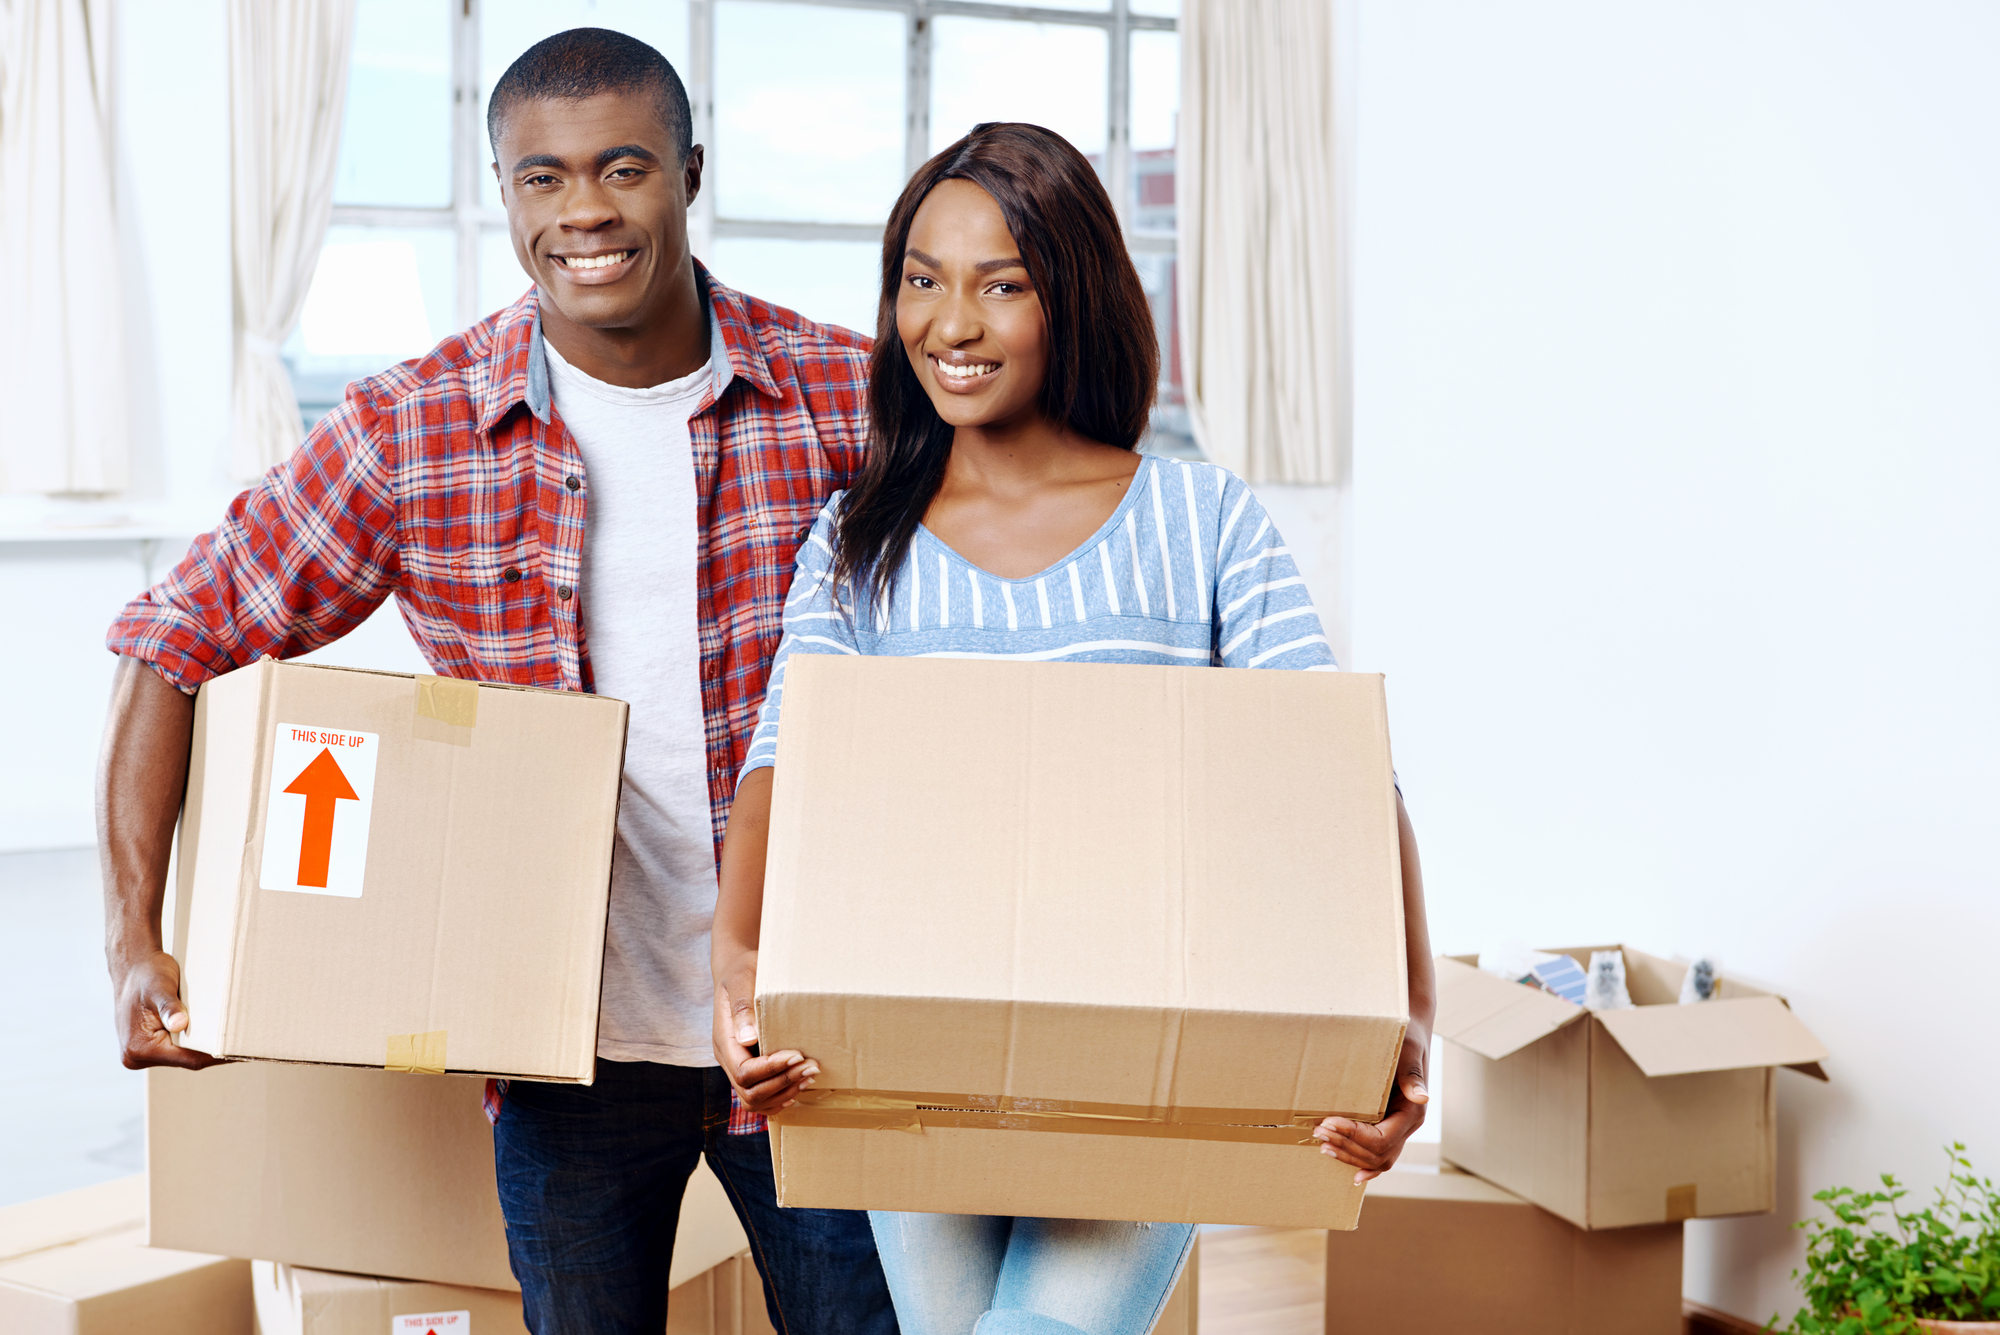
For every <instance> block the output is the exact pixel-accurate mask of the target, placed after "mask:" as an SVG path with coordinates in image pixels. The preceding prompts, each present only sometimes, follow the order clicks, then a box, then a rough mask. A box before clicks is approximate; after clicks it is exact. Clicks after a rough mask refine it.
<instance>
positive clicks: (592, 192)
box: [557, 179, 618, 232]
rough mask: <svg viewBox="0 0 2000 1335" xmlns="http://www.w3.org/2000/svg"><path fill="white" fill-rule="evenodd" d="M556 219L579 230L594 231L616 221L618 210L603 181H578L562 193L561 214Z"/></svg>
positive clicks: (565, 225) (563, 224)
mask: <svg viewBox="0 0 2000 1335" xmlns="http://www.w3.org/2000/svg"><path fill="white" fill-rule="evenodd" d="M557 221H558V222H559V223H560V224H561V225H562V226H564V227H568V228H574V229H575V230H577V231H580V232H594V231H597V230H598V229H600V228H603V227H608V226H609V225H611V224H612V223H615V222H617V221H618V210H617V208H616V207H615V206H614V205H613V203H612V200H611V192H610V191H609V190H606V189H605V188H604V184H603V182H601V181H597V180H594V179H593V180H587V181H579V182H577V183H576V184H575V185H573V186H571V187H570V189H569V190H568V191H567V192H566V193H565V194H564V196H563V206H562V214H561V216H560V217H559V218H558V219H557Z"/></svg>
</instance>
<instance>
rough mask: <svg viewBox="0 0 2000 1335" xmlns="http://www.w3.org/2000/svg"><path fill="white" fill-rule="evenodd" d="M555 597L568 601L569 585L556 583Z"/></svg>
mask: <svg viewBox="0 0 2000 1335" xmlns="http://www.w3.org/2000/svg"><path fill="white" fill-rule="evenodd" d="M556 597H558V598H560V599H562V600H563V601H564V602H568V601H569V585H567V584H558V585H556Z"/></svg>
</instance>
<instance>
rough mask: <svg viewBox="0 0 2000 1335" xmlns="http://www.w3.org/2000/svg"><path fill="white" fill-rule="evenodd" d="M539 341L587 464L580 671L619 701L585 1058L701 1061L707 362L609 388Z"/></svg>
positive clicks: (705, 1032) (704, 1057) (707, 857)
mask: <svg viewBox="0 0 2000 1335" xmlns="http://www.w3.org/2000/svg"><path fill="white" fill-rule="evenodd" d="M542 350H543V352H544V353H546V354H547V356H548V363H549V387H550V390H551V391H552V393H553V396H554V399H555V407H556V412H557V413H558V414H559V415H560V416H561V418H562V421H563V425H565V426H567V427H568V428H569V430H570V434H571V435H572V436H574V437H576V444H577V448H578V449H579V450H581V451H582V452H583V462H584V467H585V469H586V470H587V474H586V476H585V478H584V486H585V488H586V490H585V493H584V494H585V498H586V504H587V506H588V509H587V510H586V511H585V519H584V530H583V534H584V537H583V579H582V584H581V586H580V594H581V597H582V602H583V609H582V610H583V634H584V643H585V646H586V648H587V650H588V652H589V655H590V666H591V672H592V674H593V677H594V679H595V686H596V689H597V692H598V694H600V695H609V696H613V697H615V698H617V699H620V700H623V701H625V702H627V703H628V704H630V705H631V707H632V712H631V718H630V721H629V724H628V731H627V733H626V741H625V784H624V791H623V793H622V795H621V797H620V801H619V807H618V841H617V846H616V848H615V850H614V852H613V854H612V862H611V917H610V921H609V923H608V924H607V926H606V929H605V935H604V998H603V1002H602V1004H601V1006H600V1009H599V1014H598V1022H597V1055H598V1056H600V1057H606V1058H609V1059H611V1060H613V1061H653V1062H664V1063H666V1064H668V1065H671V1066H713V1065H715V1054H714V1051H713V1049H712V1048H711V1046H710V1043H709V1029H710V1025H709V1014H710V1010H711V1008H712V1005H713V997H714V994H715V989H714V984H713V983H712V982H711V981H710V978H709V963H708V933H709V926H710V924H711V923H712V922H713V921H714V918H715V889H716V883H715V846H714V843H713V841H712V837H711V835H710V832H709V808H708V744H707V737H706V730H705V728H704V726H703V720H702V709H701V648H700V643H699V641H698V640H697V638H696V616H697V611H696V595H695V557H696V552H697V546H698V537H697V533H696V527H695V519H696V515H695V510H696V505H697V500H696V496H695V483H694V456H693V453H692V449H691V447H690V445H689V442H688V417H689V416H690V415H691V414H692V413H693V412H694V410H695V408H696V407H698V406H699V405H700V403H701V398H702V393H703V391H704V390H706V389H707V388H708V383H709V377H710V375H711V370H710V367H709V366H703V367H702V368H701V369H700V370H699V371H696V372H694V373H693V374H692V375H688V376H683V377H682V378H681V379H679V380H674V381H670V382H668V383H667V384H664V385H655V386H654V387H653V388H651V389H625V388H623V387H621V386H618V385H607V384H605V383H604V382H603V381H601V380H594V379H592V378H591V377H589V376H587V375H585V374H584V373H583V372H581V371H579V370H577V369H576V368H575V367H573V366H571V365H569V364H568V363H567V362H565V361H564V360H563V359H562V355H561V354H560V353H558V352H557V351H556V350H555V347H554V345H553V344H551V343H549V342H548V341H547V340H546V339H544V340H543V343H542Z"/></svg>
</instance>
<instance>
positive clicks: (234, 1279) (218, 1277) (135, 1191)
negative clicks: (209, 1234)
mask: <svg viewBox="0 0 2000 1335" xmlns="http://www.w3.org/2000/svg"><path fill="white" fill-rule="evenodd" d="M0 1331H5V1332H7V1335H129V1333H130V1332H134V1331H145V1332H147V1335H250V1331H251V1307H250V1263H249V1262H248V1261H239V1260H231V1259H230V1258H228V1257H224V1256H209V1255H201V1254H198V1253H192V1252H185V1251H174V1250H168V1249H164V1248H157V1247H149V1246H147V1245H146V1187H145V1179H144V1177H143V1176H140V1177H129V1178H122V1179H119V1180H118V1181H115V1182H106V1183H103V1184H101V1185H98V1186H94V1187H85V1188H83V1189H82V1190H80V1191H71V1192H65V1193H63V1194H62V1195H59V1196H50V1197H46V1198H44V1199H42V1200H37V1201H29V1202H27V1203H25V1204H22V1205H12V1206H8V1207H7V1208H5V1209H0Z"/></svg>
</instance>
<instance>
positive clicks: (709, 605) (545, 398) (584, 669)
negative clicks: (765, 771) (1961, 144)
mask: <svg viewBox="0 0 2000 1335" xmlns="http://www.w3.org/2000/svg"><path fill="white" fill-rule="evenodd" d="M700 277H701V280H702V281H703V282H704V283H705V284H706V285H707V290H708V298H709V311H710V348H711V358H712V365H713V367H714V372H715V375H714V381H713V385H712V387H711V389H710V390H709V392H708V393H706V394H704V396H703V397H702V400H701V403H700V406H699V408H698V409H697V410H696V412H695V414H694V416H693V417H692V418H690V419H689V421H688V435H689V438H690V441H691V444H692V447H693V450H694V469H695V482H696V487H697V491H698V494H699V496H700V507H701V508H700V512H699V516H698V520H699V522H698V531H699V534H700V546H699V549H698V552H697V556H696V560H697V563H698V589H697V597H698V599H699V612H700V615H699V637H700V641H701V689H702V706H703V713H704V717H705V720H706V727H707V743H708V797H709V810H710V814H711V818H712V821H713V832H714V837H715V839H716V841H717V848H718V851H719V850H720V844H721V839H722V830H723V825H724V823H725V822H726V821H727V819H728V816H729V804H730V800H731V798H732V796H733V795H734V791H735V781H736V771H737V766H738V765H740V764H741V763H742V760H743V754H744V751H745V750H746V749H747V748H748V747H749V745H750V735H751V732H752V731H753V730H754V729H755V727H756V724H757V710H758V706H759V705H760V704H761V703H762V702H763V698H764V681H765V677H766V675H767V674H768V672H769V669H770V663H771V655H772V654H773V653H774V652H776V650H777V647H778V640H779V637H780V635H781V634H782V632H783V629H784V626H783V615H784V599H785V591H786V589H787V588H788V587H789V586H790V583H791V578H792V567H793V559H794V557H795V556H796V555H797V552H798V547H799V544H800V542H802V541H803V540H804V538H805V535H806V534H807V533H808V532H809V531H811V528H812V523H813V519H814V517H815V516H816V515H817V514H818V513H819V509H820V507H821V506H822V505H824V504H825V503H826V499H827V497H828V496H829V495H831V494H832V493H833V492H834V491H836V490H838V489H840V488H842V487H844V486H846V485H847V482H848V479H849V478H850V477H851V476H852V475H853V474H854V473H855V472H856V471H857V470H858V469H859V468H860V466H861V458H862V452H863V449H864V447H865V444H866V425H865V421H864V405H865V403H866V396H867V381H868V349H869V341H868V340H867V339H866V338H864V337H862V336H861V335H859V334H856V333H853V332H851V331H849V330H845V329H839V328H835V327H832V326H828V325H821V324H815V323H813V322H812V321H810V320H807V319H805V318H803V317H802V316H799V315H797V314H794V313H793V312H791V311H788V310H784V309H782V308H780V307H777V306H772V305H769V304H768V303H765V302H762V301H758V300H757V299H756V298H754V297H748V296H745V295H744V294H742V293H740V292H734V291H731V290H730V289H728V288H726V287H723V286H722V285H721V284H720V283H717V282H715V281H714V280H713V279H711V278H709V277H708V274H707V272H706V271H705V270H703V271H702V272H701V275H700ZM540 332H541V321H540V315H539V308H538V306H537V302H536V294H535V293H534V292H533V291H530V292H529V293H528V294H527V295H526V296H524V297H523V298H522V299H521V300H520V301H518V302H516V303H514V305H512V306H510V307H508V308H507V309H506V310H504V311H501V312H499V313H498V314H496V315H494V316H492V317H490V318H489V319H486V320H484V321H482V322H481V323H479V324H477V325H474V326H473V327H472V328H471V329H468V330H466V331H465V332H464V333H462V334H457V335H454V336H453V337H451V338H448V339H446V340H445V341H444V342H443V343H440V344H439V345H438V346H437V347H436V348H435V349H433V350H432V351H431V352H430V353H429V355H427V356H424V357H420V358H418V359H416V360H415V361H410V362H405V363H403V364H402V365H401V366H396V367H392V368H391V369H389V370H387V371H384V372H382V373H381V374H380V375H377V376H371V377H369V378H368V379H366V380H360V381H356V382H355V383H354V384H352V385H350V386H349V387H348V390H347V397H346V401H345V402H343V403H342V404H341V405H340V406H339V407H338V408H336V409H334V411H333V412H331V413H329V414H327V416H326V417H324V418H322V419H321V420H320V422H319V423H318V425H316V426H315V427H314V428H313V430H312V433H311V435H309V436H308V437H307V438H306V441H305V443H304V444H303V445H301V446H300V447H299V449H298V450H297V451H296V452H295V453H294V454H293V455H292V457H291V458H289V459H287V460H286V461H285V462H284V463H282V464H280V465H278V466H277V467H276V468H273V469H272V470H271V471H270V472H269V473H267V474H265V476H264V478H263V480H262V481H260V482H259V483H258V484H257V485H256V486H254V487H252V488H250V489H249V490H248V491H246V492H244V493H243V494H242V495H241V496H238V497H237V498H236V500H235V501H234V502H232V503H231V505H230V507H229V511H228V514H227V515H226V517H225V518H224V520H223V522H222V524H221V526H220V527H219V528H217V529H216V530H215V531H214V532H212V533H208V534H205V535H203V536H202V537H200V538H198V539H196V540H195V543H194V545H193V546H192V547H191V548H190V549H189V550H188V554H187V556H186V557H185V558H184V559H183V560H182V561H181V563H180V564H179V565H177V566H175V567H174V569H173V570H172V572H170V573H169V574H168V575H167V577H166V578H165V579H163V580H162V581H160V583H159V584H157V585H155V586H154V587H153V588H151V589H149V590H147V591H146V592H145V593H144V594H142V595H140V596H139V597H138V598H136V599H134V600H133V601H132V602H131V603H130V604H128V605H127V606H126V608H125V610H124V612H123V613H122V614H120V616H119V617H118V619H117V620H116V621H115V622H113V623H112V626H111V630H110V633H109V635H108V636H107V643H108V645H109V647H110V648H111V650H112V651H113V652H114V653H119V654H124V655H126V656H128V657H131V658H137V659H141V660H143V661H145V662H147V663H150V664H152V665H153V666H154V668H155V669H157V670H158V671H159V673H160V675H161V676H162V677H164V678H165V679H166V680H168V681H169V682H172V683H173V684H174V685H176V686H178V687H179V688H180V689H181V690H183V691H186V692H188V693H190V694H192V693H193V692H194V691H195V690H196V689H197V688H199V687H200V686H201V684H202V683H203V682H205V681H207V680H209V679H210V678H211V677H215V676H219V675H221V674H222V673H224V672H228V671H231V670H233V669H235V668H239V667H243V666H244V665H246V664H249V663H254V662H256V661H257V660H258V659H259V658H262V657H264V656H266V655H269V656H270V657H273V658H293V657H296V656H298V655H299V654H303V653H307V652H309V651H311V650H313V649H317V648H319V647H320V646H321V645H324V644H329V643H331V642H332V641H334V640H337V639H339V638H340V637H341V636H342V635H345V634H346V633H347V632H348V631H350V630H353V629H354V628H355V627H356V626H358V625H360V624H361V623H362V622H363V621H365V620H366V619H367V618H368V616H369V614H370V613H372V612H374V611H375V609H376V608H378V607H380V606H381V605H382V602H383V600H384V599H386V598H387V597H388V596H389V595H390V594H392V593H393V594H395V595H396V602H397V606H398V608H399V610H400V611H401V612H402V615H403V620H404V623H405V624H406V625H408V627H409V629H410V634H411V635H412V637H414V638H415V640H416V642H417V647H418V648H419V649H420V650H422V652H423V655H424V658H425V660H426V661H427V662H428V663H429V664H430V666H431V670H432V671H433V672H435V673H437V674H438V675H439V676H444V677H461V678H466V679H470V680H477V681H495V682H507V683H510V684H513V685H519V686H543V687H550V688H554V689H558V690H569V691H587V690H590V689H591V673H590V656H589V650H588V646H587V645H586V644H585V643H584V638H583V625H582V609H581V602H580V600H581V593H580V592H579V589H578V587H577V586H578V583H579V578H578V577H579V575H580V573H581V571H582V568H583V526H584V522H585V515H586V513H587V510H588V506H589V501H590V476H589V473H588V471H587V470H586V469H585V467H584V462H583V455H582V453H581V452H580V451H579V450H578V449H577V445H576V440H575V438H574V437H572V436H571V435H570V433H569V431H568V429H567V428H566V427H564V426H563V425H562V423H561V421H560V420H559V419H558V418H557V417H556V415H555V409H554V405H553V402H552V400H551V397H550V393H549V379H548V364H547V362H546V360H545V359H544V354H543V351H542V344H541V338H540ZM739 1124H740V1125H739ZM760 1126H761V1121H760V1119H755V1118H753V1117H751V1115H750V1114H748V1113H745V1112H743V1111H742V1110H741V1109H740V1108H738V1109H736V1115H734V1116H732V1117H731V1127H730V1129H731V1130H732V1131H735V1130H756V1129H758V1128H759V1127H760Z"/></svg>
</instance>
